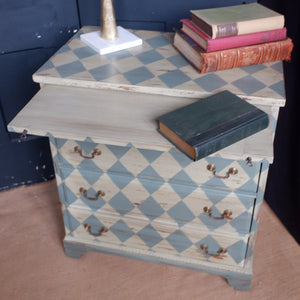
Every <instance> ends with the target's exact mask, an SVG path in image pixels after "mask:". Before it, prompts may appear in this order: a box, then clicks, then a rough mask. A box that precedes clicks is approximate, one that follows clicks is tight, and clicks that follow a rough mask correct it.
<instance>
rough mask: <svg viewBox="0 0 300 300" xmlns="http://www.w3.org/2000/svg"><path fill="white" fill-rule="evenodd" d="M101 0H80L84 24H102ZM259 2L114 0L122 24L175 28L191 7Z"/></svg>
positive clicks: (139, 27) (153, 27)
mask: <svg viewBox="0 0 300 300" xmlns="http://www.w3.org/2000/svg"><path fill="white" fill-rule="evenodd" d="M100 2H101V1H100V0H89V1H86V0H79V1H78V3H79V9H80V18H81V23H82V25H100ZM251 2H257V1H255V0H248V1H242V0H186V1H184V0H172V1H170V0H163V1H162V0H151V1H149V0H127V1H124V0H114V7H115V14H116V19H117V23H118V25H121V26H124V27H127V28H133V29H146V30H147V29H153V30H162V31H172V30H173V28H174V27H179V26H180V23H179V20H180V19H182V18H186V17H188V16H189V15H190V13H189V11H190V10H191V9H200V8H211V7H220V6H224V5H226V6H229V5H236V4H241V3H251Z"/></svg>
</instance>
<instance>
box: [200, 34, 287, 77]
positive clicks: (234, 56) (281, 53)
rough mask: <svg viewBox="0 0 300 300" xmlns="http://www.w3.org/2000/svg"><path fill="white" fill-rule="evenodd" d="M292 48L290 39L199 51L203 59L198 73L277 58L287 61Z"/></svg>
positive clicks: (275, 59)
mask: <svg viewBox="0 0 300 300" xmlns="http://www.w3.org/2000/svg"><path fill="white" fill-rule="evenodd" d="M292 49H293V43H292V40H291V39H289V38H287V39H285V40H283V41H277V42H271V43H264V44H259V45H252V46H247V47H240V48H232V49H226V50H221V51H216V52H209V53H204V52H201V53H199V54H200V56H201V57H202V60H203V67H202V68H201V69H200V70H199V71H200V73H207V72H215V71H219V70H227V69H233V68H238V67H244V66H250V65H256V64H261V63H267V62H274V61H278V60H286V61H289V60H290V58H291V52H292Z"/></svg>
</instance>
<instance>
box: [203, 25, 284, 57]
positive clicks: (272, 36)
mask: <svg viewBox="0 0 300 300" xmlns="http://www.w3.org/2000/svg"><path fill="white" fill-rule="evenodd" d="M284 39H286V28H285V27H284V28H282V29H276V30H270V31H264V32H257V33H249V34H244V35H239V36H232V37H226V38H220V39H208V40H207V49H206V51H207V52H213V51H219V50H225V49H231V48H238V47H245V46H250V45H255V44H263V43H270V42H275V41H281V40H284ZM200 46H201V45H200Z"/></svg>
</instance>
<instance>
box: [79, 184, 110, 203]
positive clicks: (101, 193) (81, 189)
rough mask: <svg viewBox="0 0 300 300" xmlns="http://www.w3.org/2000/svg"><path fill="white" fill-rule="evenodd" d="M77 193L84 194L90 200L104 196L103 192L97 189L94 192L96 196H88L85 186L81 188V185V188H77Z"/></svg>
mask: <svg viewBox="0 0 300 300" xmlns="http://www.w3.org/2000/svg"><path fill="white" fill-rule="evenodd" d="M79 193H80V195H82V196H84V197H85V198H86V199H88V200H92V201H95V200H98V198H99V197H104V196H105V192H103V191H101V190H99V191H98V192H97V193H96V196H95V197H89V196H88V195H87V190H86V189H85V188H83V187H81V188H80V189H79Z"/></svg>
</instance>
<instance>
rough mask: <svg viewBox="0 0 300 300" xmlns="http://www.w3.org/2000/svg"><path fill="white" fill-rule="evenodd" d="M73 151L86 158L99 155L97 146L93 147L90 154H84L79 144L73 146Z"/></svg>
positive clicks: (99, 151)
mask: <svg viewBox="0 0 300 300" xmlns="http://www.w3.org/2000/svg"><path fill="white" fill-rule="evenodd" d="M74 151H75V152H76V153H79V155H80V156H81V157H83V158H88V159H93V158H94V157H95V156H96V155H101V150H99V149H98V148H95V149H94V150H93V152H92V153H91V154H90V155H84V154H83V153H82V152H83V151H82V149H81V147H79V146H75V147H74Z"/></svg>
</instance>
